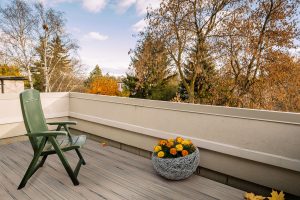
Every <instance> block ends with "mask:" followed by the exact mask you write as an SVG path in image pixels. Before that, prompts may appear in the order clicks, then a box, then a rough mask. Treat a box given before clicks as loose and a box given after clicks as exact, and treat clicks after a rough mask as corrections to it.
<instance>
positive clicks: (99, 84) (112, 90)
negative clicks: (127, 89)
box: [88, 76, 119, 96]
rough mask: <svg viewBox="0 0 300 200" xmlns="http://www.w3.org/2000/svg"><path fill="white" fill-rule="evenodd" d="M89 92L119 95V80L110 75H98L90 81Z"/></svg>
mask: <svg viewBox="0 0 300 200" xmlns="http://www.w3.org/2000/svg"><path fill="white" fill-rule="evenodd" d="M88 92H89V93H92V94H102V95H109V96H118V95H119V91H118V82H117V80H116V79H114V78H113V77H109V76H102V77H97V78H96V79H94V80H93V81H92V82H91V83H90V85H89V88H88Z"/></svg>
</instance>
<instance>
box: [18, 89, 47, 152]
mask: <svg viewBox="0 0 300 200" xmlns="http://www.w3.org/2000/svg"><path fill="white" fill-rule="evenodd" d="M20 101H21V108H22V114H23V119H24V124H25V127H26V130H27V133H38V132H42V131H47V130H48V127H47V124H46V119H45V116H44V112H43V109H42V104H41V99H40V93H39V92H38V91H37V90H34V89H30V90H25V91H23V92H22V93H21V94H20ZM29 139H30V142H31V145H32V147H33V149H34V151H36V150H37V148H38V147H39V144H40V142H41V139H42V138H41V137H38V138H35V137H29Z"/></svg>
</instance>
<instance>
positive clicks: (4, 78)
mask: <svg viewBox="0 0 300 200" xmlns="http://www.w3.org/2000/svg"><path fill="white" fill-rule="evenodd" d="M0 80H27V79H26V78H25V77H23V76H0Z"/></svg>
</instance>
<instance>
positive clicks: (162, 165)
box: [151, 148, 200, 180]
mask: <svg viewBox="0 0 300 200" xmlns="http://www.w3.org/2000/svg"><path fill="white" fill-rule="evenodd" d="M151 160H152V164H153V167H154V169H155V170H156V172H157V173H158V174H159V175H161V176H163V177H164V178H166V179H170V180H182V179H186V178H188V177H190V176H191V175H192V174H193V173H194V172H195V171H196V169H197V167H198V165H199V161H200V154H199V150H198V148H196V150H195V151H194V152H193V153H191V154H190V155H187V156H184V157H179V158H158V157H157V156H155V155H154V154H152V159H151Z"/></svg>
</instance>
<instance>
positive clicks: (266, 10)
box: [123, 0, 300, 111]
mask: <svg viewBox="0 0 300 200" xmlns="http://www.w3.org/2000/svg"><path fill="white" fill-rule="evenodd" d="M299 5H300V4H299V1H298V0H238V1H237V0H211V1H201V0H178V1H173V0H162V2H161V4H160V7H159V8H158V9H154V10H153V9H149V10H148V14H147V17H146V18H145V21H146V22H147V24H148V26H147V27H146V28H145V30H144V31H143V32H141V33H140V34H139V36H138V38H139V40H138V42H137V45H136V47H135V48H134V49H133V50H131V51H130V56H131V66H130V68H129V71H128V73H127V75H126V78H125V79H124V80H123V82H124V84H125V88H126V90H127V91H129V93H130V96H131V97H138V98H147V99H160V100H173V101H183V102H190V103H202V104H210V105H224V106H233V107H247V108H258V109H272V110H282V111H300V57H299V53H298V54H297V53H295V52H292V51H291V50H292V49H296V48H297V47H298V48H299V46H297V42H296V41H298V42H299V35H300V34H299V25H300V24H299Z"/></svg>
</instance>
